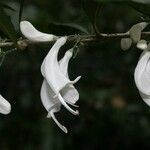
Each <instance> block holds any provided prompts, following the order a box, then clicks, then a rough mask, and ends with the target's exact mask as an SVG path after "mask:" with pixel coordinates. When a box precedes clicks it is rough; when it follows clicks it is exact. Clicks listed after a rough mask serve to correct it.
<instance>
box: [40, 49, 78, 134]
mask: <svg viewBox="0 0 150 150" xmlns="http://www.w3.org/2000/svg"><path fill="white" fill-rule="evenodd" d="M72 54H73V49H70V50H68V51H67V52H66V53H65V55H64V57H63V58H62V59H61V60H60V61H59V63H58V65H59V68H60V71H61V73H62V74H63V75H64V76H65V77H66V78H67V79H69V76H68V63H69V60H70V58H71V57H72ZM56 57H57V56H56ZM45 61H46V58H45V59H44V61H43V63H42V65H41V73H42V75H43V76H44V78H45V79H44V81H43V84H42V88H41V100H42V103H43V105H44V107H45V108H46V110H47V111H48V116H47V117H52V118H53V120H54V121H55V123H56V124H57V125H58V126H59V127H60V128H61V129H62V130H63V131H64V132H65V133H67V129H66V127H64V126H63V125H61V124H60V123H59V122H58V121H57V119H56V118H55V115H54V113H55V112H58V111H59V110H60V107H61V101H60V100H59V98H58V97H56V96H55V93H54V91H53V90H52V88H51V86H49V84H48V83H47V81H46V80H47V79H46V76H45V70H44V69H45ZM53 67H55V66H53ZM61 95H62V98H63V99H64V101H66V102H67V103H69V104H70V105H72V106H76V105H75V103H76V101H77V100H78V99H79V93H78V91H77V90H76V89H75V87H74V86H73V85H72V84H68V85H66V86H65V87H64V88H63V90H61ZM76 107H77V106H76Z"/></svg>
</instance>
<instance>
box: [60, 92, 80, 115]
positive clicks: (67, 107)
mask: <svg viewBox="0 0 150 150" xmlns="http://www.w3.org/2000/svg"><path fill="white" fill-rule="evenodd" d="M58 98H59V100H60V102H61V103H62V105H63V106H64V107H65V108H66V109H67V110H68V111H70V112H71V113H72V114H73V115H79V111H78V110H76V111H74V110H73V109H72V108H70V107H69V106H68V105H67V103H66V102H65V101H64V99H63V98H62V96H61V94H58Z"/></svg>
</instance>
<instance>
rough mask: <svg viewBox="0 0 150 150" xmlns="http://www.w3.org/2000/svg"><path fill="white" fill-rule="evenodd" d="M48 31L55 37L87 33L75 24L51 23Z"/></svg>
mask: <svg viewBox="0 0 150 150" xmlns="http://www.w3.org/2000/svg"><path fill="white" fill-rule="evenodd" d="M48 27H49V29H50V32H51V33H52V34H55V35H60V36H61V35H70V34H79V33H86V34H87V33H88V31H87V30H86V29H85V28H83V27H82V26H80V25H78V24H75V23H51V24H49V26H48Z"/></svg>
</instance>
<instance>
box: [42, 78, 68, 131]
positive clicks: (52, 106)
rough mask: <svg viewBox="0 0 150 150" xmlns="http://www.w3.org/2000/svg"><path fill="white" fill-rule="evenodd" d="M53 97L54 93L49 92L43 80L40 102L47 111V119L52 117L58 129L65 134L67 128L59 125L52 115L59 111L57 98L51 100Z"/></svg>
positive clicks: (59, 105) (59, 104)
mask: <svg viewBox="0 0 150 150" xmlns="http://www.w3.org/2000/svg"><path fill="white" fill-rule="evenodd" d="M53 96H54V92H53V91H52V90H51V88H50V87H49V85H48V83H47V82H46V80H44V81H43V84H42V87H41V100H42V104H43V106H44V107H45V109H46V110H47V111H48V115H47V118H50V117H52V119H53V120H54V121H55V123H56V124H57V125H58V126H59V128H60V129H62V130H63V131H64V132H65V133H67V132H68V131H67V128H66V127H65V126H63V125H61V124H60V123H59V122H58V120H57V119H56V117H55V115H54V113H55V112H58V111H59V110H60V107H61V103H60V101H59V100H58V98H53Z"/></svg>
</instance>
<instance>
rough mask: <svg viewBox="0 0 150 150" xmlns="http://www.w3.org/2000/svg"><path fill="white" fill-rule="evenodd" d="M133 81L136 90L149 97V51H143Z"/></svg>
mask: <svg viewBox="0 0 150 150" xmlns="http://www.w3.org/2000/svg"><path fill="white" fill-rule="evenodd" d="M134 79H135V83H136V86H137V88H138V89H139V91H140V92H142V93H143V94H145V95H150V51H144V52H143V53H142V54H141V57H140V60H139V62H138V64H137V66H136V69H135V73H134Z"/></svg>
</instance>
